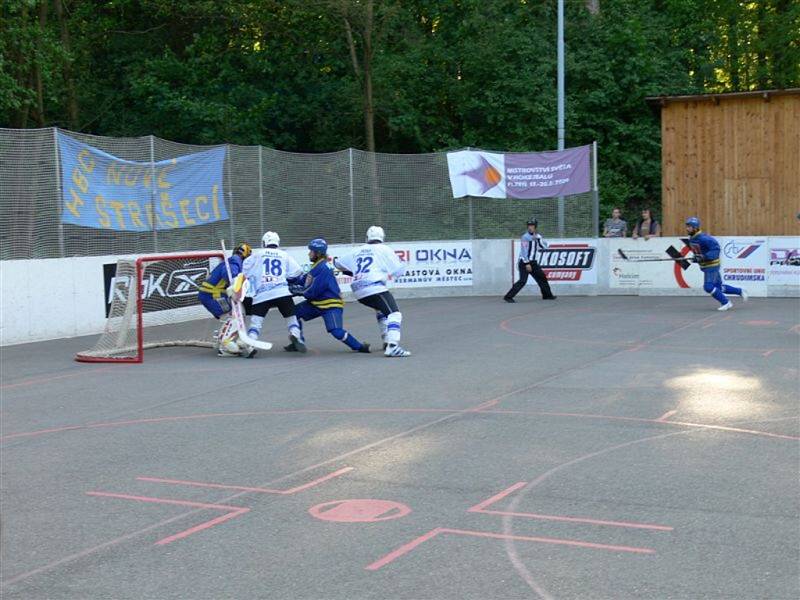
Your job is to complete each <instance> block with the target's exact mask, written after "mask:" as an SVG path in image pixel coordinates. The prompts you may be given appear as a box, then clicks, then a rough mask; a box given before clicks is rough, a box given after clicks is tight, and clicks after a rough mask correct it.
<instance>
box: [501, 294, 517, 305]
mask: <svg viewBox="0 0 800 600" xmlns="http://www.w3.org/2000/svg"><path fill="white" fill-rule="evenodd" d="M503 300H505V301H506V302H508V303H509V304H514V303H515V302H516V300H514V299H513V298H509V297H508V296H503Z"/></svg>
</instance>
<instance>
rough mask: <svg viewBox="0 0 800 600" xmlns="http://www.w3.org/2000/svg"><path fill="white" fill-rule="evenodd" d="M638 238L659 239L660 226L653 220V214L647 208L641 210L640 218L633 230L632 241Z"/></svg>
mask: <svg viewBox="0 0 800 600" xmlns="http://www.w3.org/2000/svg"><path fill="white" fill-rule="evenodd" d="M640 237H643V238H644V239H646V240H649V239H650V238H651V237H661V225H659V224H658V221H656V220H655V219H654V218H653V212H652V211H651V210H650V209H649V208H644V209H642V218H641V219H639V220H638V221H636V225H635V226H634V228H633V239H638V238H640Z"/></svg>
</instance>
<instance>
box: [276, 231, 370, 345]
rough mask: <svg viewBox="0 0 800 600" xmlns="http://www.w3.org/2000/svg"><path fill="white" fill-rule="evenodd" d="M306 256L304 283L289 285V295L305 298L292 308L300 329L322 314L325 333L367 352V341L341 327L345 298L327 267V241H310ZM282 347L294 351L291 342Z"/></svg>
mask: <svg viewBox="0 0 800 600" xmlns="http://www.w3.org/2000/svg"><path fill="white" fill-rule="evenodd" d="M308 258H309V259H310V260H311V270H310V271H309V272H308V275H307V276H306V277H305V281H304V283H303V284H294V285H292V286H291V287H290V288H289V289H290V291H291V292H292V294H294V295H297V296H304V297H305V301H304V302H301V303H300V304H298V305H297V306H296V307H295V315H296V316H297V318H298V320H299V321H300V329H301V330H302V328H303V321H311V320H312V319H316V318H317V317H322V320H323V321H325V329H327V330H328V333H330V334H331V335H332V336H333V337H335V338H336V339H337V340H339V341H340V342H342V343H343V344H345V345H347V346H348V347H349V348H350V349H352V350H354V351H355V352H363V353H365V354H368V353H369V344H362V343H361V342H359V341H358V340H357V339H356V338H355V337H353V335H352V334H351V333H349V332H348V331H347V330H346V329H345V328H344V318H343V314H344V300H342V292H341V290H340V289H339V284H338V283H337V282H336V277H335V276H334V274H333V271H332V270H331V268H330V267H329V266H328V243H327V242H326V241H325V240H323V239H320V238H317V239H314V240H311V241H310V242H309V244H308ZM303 343H305V340H303ZM283 349H284V350H286V351H287V352H296V351H297V348H296V347H295V345H294V344H289V345H288V346H284V348H283Z"/></svg>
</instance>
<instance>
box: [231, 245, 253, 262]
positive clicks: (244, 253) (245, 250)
mask: <svg viewBox="0 0 800 600" xmlns="http://www.w3.org/2000/svg"><path fill="white" fill-rule="evenodd" d="M233 253H234V254H238V255H239V256H241V257H242V258H243V259H244V258H247V257H248V256H250V255H251V254H252V253H253V249H252V248H251V247H250V244H239V245H238V246H236V249H235V250H234V251H233Z"/></svg>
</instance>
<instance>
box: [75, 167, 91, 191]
mask: <svg viewBox="0 0 800 600" xmlns="http://www.w3.org/2000/svg"><path fill="white" fill-rule="evenodd" d="M72 182H73V183H74V184H75V185H77V186H78V188H79V189H80V190H81V191H82V192H83V193H84V194H86V193H87V192H88V191H89V180H88V179H86V175H84V174H83V173H81V171H80V169H78V167H75V168H74V169H72Z"/></svg>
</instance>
